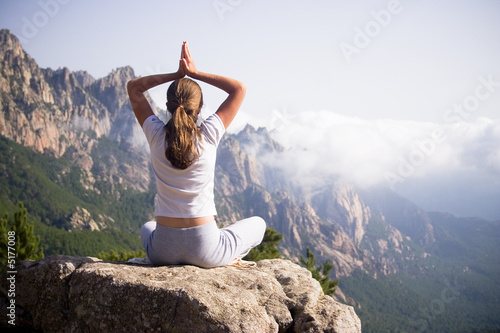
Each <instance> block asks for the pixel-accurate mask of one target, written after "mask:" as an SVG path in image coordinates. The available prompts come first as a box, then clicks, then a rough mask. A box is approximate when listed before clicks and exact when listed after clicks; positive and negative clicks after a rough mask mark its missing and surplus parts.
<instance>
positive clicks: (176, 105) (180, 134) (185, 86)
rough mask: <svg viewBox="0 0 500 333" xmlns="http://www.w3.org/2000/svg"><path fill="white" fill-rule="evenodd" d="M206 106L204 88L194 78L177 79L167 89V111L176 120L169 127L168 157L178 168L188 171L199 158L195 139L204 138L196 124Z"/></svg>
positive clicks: (167, 131)
mask: <svg viewBox="0 0 500 333" xmlns="http://www.w3.org/2000/svg"><path fill="white" fill-rule="evenodd" d="M202 106H203V94H202V92H201V88H200V86H199V85H198V83H196V82H194V81H193V80H191V79H188V78H182V79H178V80H175V81H174V82H172V84H171V85H170V87H169V88H168V90H167V110H168V112H170V114H171V115H172V118H171V119H170V120H169V121H168V123H167V124H166V125H165V128H166V135H165V141H166V142H167V149H166V150H165V157H166V158H167V159H168V160H169V161H170V163H172V165H173V166H174V167H175V168H177V169H186V168H187V167H189V166H190V165H191V164H192V163H193V162H194V160H195V159H197V158H198V157H199V152H198V149H197V148H196V145H195V140H196V139H201V131H200V128H199V127H198V126H197V125H196V122H197V121H198V115H199V113H200V111H201V108H202Z"/></svg>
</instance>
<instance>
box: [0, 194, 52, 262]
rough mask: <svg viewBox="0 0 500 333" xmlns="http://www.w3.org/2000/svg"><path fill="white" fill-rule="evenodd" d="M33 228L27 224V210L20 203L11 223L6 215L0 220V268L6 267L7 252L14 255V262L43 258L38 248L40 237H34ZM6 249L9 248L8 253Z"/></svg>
mask: <svg viewBox="0 0 500 333" xmlns="http://www.w3.org/2000/svg"><path fill="white" fill-rule="evenodd" d="M34 227H35V225H34V223H28V222H27V210H26V208H24V205H23V203H22V202H20V203H19V210H18V211H17V212H16V213H14V220H13V221H9V216H8V215H7V214H6V215H5V217H4V218H0V237H1V238H0V243H1V245H0V246H1V248H0V260H1V261H2V267H6V264H7V257H8V252H11V253H14V254H15V256H16V260H15V261H16V262H18V261H23V260H27V259H33V260H37V259H41V258H43V249H42V248H38V246H39V244H40V236H37V235H35V232H34ZM12 238H15V239H12ZM11 245H13V246H11ZM8 247H10V248H11V250H10V251H9V249H8ZM12 249H13V251H12Z"/></svg>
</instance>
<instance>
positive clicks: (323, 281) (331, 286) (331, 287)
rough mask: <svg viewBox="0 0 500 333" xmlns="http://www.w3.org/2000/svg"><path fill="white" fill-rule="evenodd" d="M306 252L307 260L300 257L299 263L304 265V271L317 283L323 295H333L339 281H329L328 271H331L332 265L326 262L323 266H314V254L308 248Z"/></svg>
mask: <svg viewBox="0 0 500 333" xmlns="http://www.w3.org/2000/svg"><path fill="white" fill-rule="evenodd" d="M306 250H307V254H306V256H307V259H305V258H304V256H303V255H300V263H301V264H303V265H305V267H306V269H307V270H308V271H309V272H311V275H312V277H313V278H315V279H316V280H318V281H319V284H320V285H321V288H322V289H323V292H324V293H325V295H332V294H334V293H335V289H336V287H337V285H338V284H339V281H338V280H330V271H331V270H332V269H333V264H332V263H331V262H329V261H328V260H327V261H325V262H324V263H323V264H321V265H319V266H316V258H315V256H314V253H313V252H312V251H311V249H309V247H307V248H306Z"/></svg>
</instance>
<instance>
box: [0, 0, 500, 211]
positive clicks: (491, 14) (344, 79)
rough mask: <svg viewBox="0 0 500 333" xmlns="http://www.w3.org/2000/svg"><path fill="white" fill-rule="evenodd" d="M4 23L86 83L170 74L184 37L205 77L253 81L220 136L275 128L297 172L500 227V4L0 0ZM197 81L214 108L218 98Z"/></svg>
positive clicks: (159, 94)
mask: <svg viewBox="0 0 500 333" xmlns="http://www.w3.org/2000/svg"><path fill="white" fill-rule="evenodd" d="M0 28H8V29H10V30H11V31H12V32H13V33H14V34H15V35H17V36H18V37H19V38H20V39H21V43H22V45H23V48H24V49H25V50H26V51H27V52H28V53H29V54H30V55H31V56H32V57H33V58H34V59H35V60H36V61H37V62H38V64H39V65H40V66H41V67H44V68H46V67H50V68H53V69H57V68H59V67H68V68H69V69H70V70H72V71H76V70H86V71H88V72H89V73H90V74H91V75H92V76H94V77H95V78H99V77H103V76H106V75H107V74H108V73H109V72H111V70H113V69H115V68H117V67H121V66H126V65H130V66H132V67H133V68H134V71H135V73H136V75H147V74H152V73H158V72H171V71H175V70H176V69H177V64H178V59H179V53H180V46H181V43H182V41H183V40H187V41H188V42H189V44H190V48H191V51H192V55H193V57H194V58H195V61H196V64H197V67H198V69H199V70H202V71H206V72H214V73H218V74H222V75H227V76H231V77H234V78H237V79H240V80H242V81H244V82H245V83H246V84H247V86H248V93H247V97H246V99H245V102H244V104H243V106H242V110H241V111H240V113H239V115H238V116H237V118H236V120H235V123H234V125H231V127H230V129H231V130H232V131H236V130H238V129H240V128H241V127H242V126H243V124H245V123H246V122H251V123H252V124H254V125H260V126H267V127H268V128H270V129H271V130H274V134H275V136H276V138H279V139H280V140H281V142H282V143H284V144H285V145H287V144H288V147H289V148H291V150H290V151H291V152H292V153H293V154H292V158H293V160H294V161H293V162H290V163H288V165H287V166H284V169H286V168H287V167H292V168H291V170H284V171H286V172H289V173H290V176H291V177H301V178H300V179H301V180H303V181H309V180H308V177H309V176H310V175H315V174H317V173H321V172H332V173H339V174H341V175H343V176H345V177H346V178H347V179H349V180H352V181H354V182H356V183H359V184H361V185H366V184H374V183H384V182H385V183H386V184H388V185H391V184H392V185H395V189H396V190H397V191H398V192H400V193H402V194H404V195H406V196H407V197H409V198H410V199H412V200H414V201H415V202H417V204H420V205H421V206H422V207H424V208H425V209H432V210H444V211H450V212H452V213H455V214H458V215H478V216H483V217H487V218H491V219H500V145H498V142H500V1H498V0H474V1H472V0H470V1H469V0H468V1H465V0H444V1H440V0H400V1H396V0H372V1H367V0H366V1H353V0H343V1H340V0H331V1H326V0H325V1H305V0H301V1H298V0H294V1H291V0H288V1H286V0H276V1H269V0H268V1H264V0H206V1H201V0H198V1H181V0H178V1H165V0H163V1H160V0H157V1H132V0H121V1H97V0H88V1H79V0H36V1H14V0H12V1H7V0H0ZM202 87H203V89H204V93H205V101H206V104H207V108H206V109H205V110H206V111H205V112H207V113H208V112H211V111H212V112H213V111H215V109H216V108H217V106H218V105H219V103H220V102H221V101H222V99H223V97H224V95H223V94H221V93H219V92H218V91H217V90H216V89H214V88H212V87H209V86H206V85H202ZM165 89H166V87H160V88H158V89H155V90H154V91H152V95H153V98H154V99H155V101H156V102H157V103H158V104H160V105H163V103H164V92H165ZM436 130H440V131H441V132H443V133H444V134H445V136H444V139H442V140H437V141H434V143H433V145H434V146H432V145H430V144H429V141H428V140H429V139H433V133H434V131H436ZM424 143H427V145H425V144H424ZM431 148H432V149H431ZM304 151H307V152H309V153H311V152H313V154H316V156H315V157H311V156H310V154H309V155H308V156H301V152H304ZM314 158H316V159H317V163H313V164H314V165H313V167H312V169H311V166H310V165H309V164H311V163H310V162H309V163H303V162H304V161H305V160H306V159H308V161H312V160H314ZM405 161H406V162H405ZM405 163H406V164H405ZM407 163H410V164H412V165H410V167H411V168H413V169H414V170H411V172H407V169H408V168H406V169H405V167H408V165H407ZM308 165H309V166H308ZM319 170H322V171H319ZM388 174H389V175H392V177H393V178H390V177H389V180H388V176H387V175H388ZM319 176H320V178H321V177H322V175H319ZM394 177H395V178H394ZM297 179H298V178H297ZM321 179H322V178H321ZM394 179H396V180H397V181H396V182H394ZM391 180H392V183H391ZM311 182H314V180H311Z"/></svg>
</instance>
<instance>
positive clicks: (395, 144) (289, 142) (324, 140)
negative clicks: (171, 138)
mask: <svg viewBox="0 0 500 333" xmlns="http://www.w3.org/2000/svg"><path fill="white" fill-rule="evenodd" d="M268 127H271V135H272V137H273V138H274V139H275V140H276V141H278V142H280V143H281V144H282V145H283V146H284V147H285V148H286V151H285V152H284V153H282V154H281V155H279V156H276V157H275V158H272V159H271V158H266V161H268V162H267V163H270V164H272V165H273V166H275V167H280V168H282V169H283V171H284V174H285V176H286V177H288V178H290V179H294V180H295V181H296V182H297V183H299V184H301V186H303V187H308V188H310V189H311V188H312V189H314V188H315V187H316V186H320V185H322V184H323V183H324V181H325V179H326V177H329V176H340V177H341V178H343V179H345V180H347V181H350V182H353V183H354V184H356V185H357V186H360V187H368V186H372V185H389V186H390V187H393V188H395V189H396V190H401V189H402V192H404V191H405V189H404V187H405V186H406V185H408V186H410V185H409V184H415V182H416V181H417V182H418V181H419V179H420V181H422V182H423V183H425V182H426V181H428V180H430V179H432V180H433V182H434V184H430V183H429V182H428V184H429V186H431V185H432V186H438V183H436V181H437V182H439V179H440V177H441V176H440V175H447V182H448V183H449V178H450V177H453V175H457V177H459V176H458V175H464V174H467V175H470V177H468V179H467V185H466V184H465V181H464V186H470V184H471V177H472V178H474V177H476V176H479V175H481V177H485V176H487V177H490V178H492V179H494V180H495V181H494V182H496V183H497V184H498V183H500V144H499V142H500V120H492V119H487V118H478V119H475V120H474V121H469V122H458V123H451V124H450V123H447V124H438V123H429V122H425V123H424V122H415V121H399V120H391V119H381V120H363V119H360V118H356V117H346V116H342V115H339V114H336V113H334V112H330V111H307V112H301V113H299V114H295V115H289V116H288V117H287V118H286V126H281V127H279V128H272V126H269V124H268ZM391 175H392V178H391ZM461 178H463V176H460V177H459V178H457V179H456V186H457V188H460V183H461V181H462V180H461ZM481 184H482V185H481V186H485V183H484V182H482V183H481ZM486 186H487V184H486ZM492 186H493V184H492ZM463 190H464V191H467V189H465V188H463ZM469 190H470V189H469ZM482 190H484V191H485V192H488V191H493V192H495V193H497V192H498V193H500V189H497V190H495V189H486V188H483V189H481V188H476V189H475V191H476V192H481V191H482ZM429 196H432V193H429Z"/></svg>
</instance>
